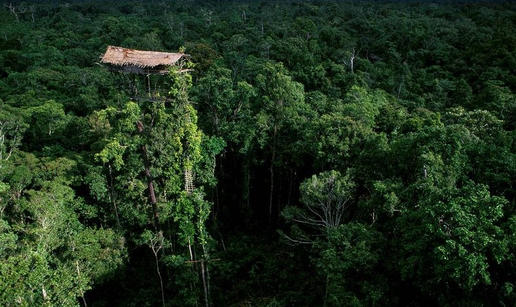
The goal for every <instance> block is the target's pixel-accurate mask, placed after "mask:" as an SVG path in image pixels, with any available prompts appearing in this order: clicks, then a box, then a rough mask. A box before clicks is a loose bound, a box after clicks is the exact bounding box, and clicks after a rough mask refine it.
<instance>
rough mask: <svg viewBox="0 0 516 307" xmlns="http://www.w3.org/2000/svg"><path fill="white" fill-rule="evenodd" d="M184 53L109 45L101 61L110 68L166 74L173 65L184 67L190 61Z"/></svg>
mask: <svg viewBox="0 0 516 307" xmlns="http://www.w3.org/2000/svg"><path fill="white" fill-rule="evenodd" d="M188 57H189V56H188V55H187V54H184V53H172V52H157V51H142V50H135V49H128V48H123V47H116V46H108V47H107V50H106V53H104V55H102V57H101V60H100V62H101V63H103V64H106V65H107V66H108V68H109V69H110V70H113V71H118V72H123V73H130V74H140V75H166V74H168V71H169V68H170V67H171V66H178V67H183V65H184V64H185V62H186V61H188Z"/></svg>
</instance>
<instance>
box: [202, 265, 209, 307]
mask: <svg viewBox="0 0 516 307" xmlns="http://www.w3.org/2000/svg"><path fill="white" fill-rule="evenodd" d="M201 276H202V285H203V288H204V302H205V304H206V307H209V306H210V303H209V300H208V287H207V285H206V275H205V270H204V261H201Z"/></svg>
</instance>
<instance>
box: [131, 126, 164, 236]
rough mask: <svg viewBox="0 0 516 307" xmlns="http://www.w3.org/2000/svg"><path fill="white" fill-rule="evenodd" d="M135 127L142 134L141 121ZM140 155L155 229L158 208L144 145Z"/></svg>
mask: <svg viewBox="0 0 516 307" xmlns="http://www.w3.org/2000/svg"><path fill="white" fill-rule="evenodd" d="M136 126H137V127H138V132H140V133H143V124H142V122H141V121H138V122H137V123H136ZM142 155H143V164H144V166H145V176H146V177H147V186H148V188H149V199H150V202H151V205H152V211H153V213H154V223H155V225H154V226H155V227H156V229H158V228H159V212H158V206H157V201H156V194H155V192H154V183H153V180H152V174H151V172H150V164H149V157H148V156H147V147H146V146H145V145H142Z"/></svg>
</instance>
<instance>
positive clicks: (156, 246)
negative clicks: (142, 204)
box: [149, 232, 165, 307]
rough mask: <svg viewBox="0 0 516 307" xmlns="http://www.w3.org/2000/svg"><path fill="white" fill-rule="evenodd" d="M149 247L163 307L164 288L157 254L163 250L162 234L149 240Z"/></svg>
mask: <svg viewBox="0 0 516 307" xmlns="http://www.w3.org/2000/svg"><path fill="white" fill-rule="evenodd" d="M149 245H150V248H151V250H152V253H153V254H154V259H155V260H156V272H157V273H158V277H159V285H160V289H161V302H162V304H163V307H165V288H164V287H163V278H162V277H161V271H160V269H159V259H158V253H159V251H160V250H161V249H162V248H163V233H161V232H159V233H158V235H157V236H156V237H155V238H152V239H151V242H150V244H149Z"/></svg>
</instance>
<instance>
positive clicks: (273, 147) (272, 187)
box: [269, 125, 278, 228]
mask: <svg viewBox="0 0 516 307" xmlns="http://www.w3.org/2000/svg"><path fill="white" fill-rule="evenodd" d="M277 133H278V127H277V126H276V125H274V134H273V136H272V157H271V169H270V171H271V174H270V175H271V176H270V180H271V187H270V191H271V192H270V195H269V228H271V226H272V201H273V198H274V197H273V196H274V162H275V160H276V135H277Z"/></svg>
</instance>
